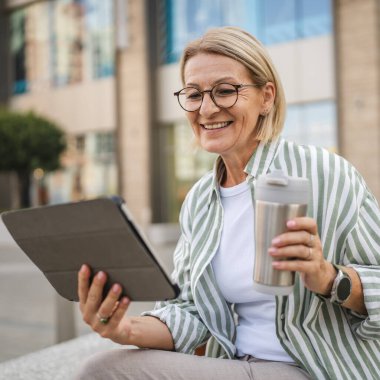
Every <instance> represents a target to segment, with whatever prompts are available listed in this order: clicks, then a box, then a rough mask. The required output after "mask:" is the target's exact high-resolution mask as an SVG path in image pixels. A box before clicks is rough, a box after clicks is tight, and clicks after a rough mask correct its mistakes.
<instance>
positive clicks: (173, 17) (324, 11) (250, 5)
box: [166, 0, 332, 63]
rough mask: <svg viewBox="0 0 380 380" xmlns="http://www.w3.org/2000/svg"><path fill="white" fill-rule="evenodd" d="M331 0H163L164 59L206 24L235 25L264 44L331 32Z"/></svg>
mask: <svg viewBox="0 0 380 380" xmlns="http://www.w3.org/2000/svg"><path fill="white" fill-rule="evenodd" d="M331 12H332V11H331V0H265V1H264V0H235V1H231V0H166V20H167V25H166V31H167V34H166V63H172V62H177V61H178V60H179V57H180V55H181V52H182V50H183V48H184V46H185V45H186V44H187V43H188V42H189V41H191V40H193V39H195V38H197V37H199V36H200V35H202V34H203V33H204V32H205V31H206V30H207V29H208V28H212V27H217V26H223V25H235V26H239V27H241V28H243V29H245V30H247V31H249V32H250V33H252V34H253V35H255V36H257V37H258V38H259V40H261V41H262V42H263V43H265V44H267V45H271V44H278V43H283V42H286V41H292V40H295V39H299V38H305V37H312V36H316V35H322V34H329V33H332V14H331Z"/></svg>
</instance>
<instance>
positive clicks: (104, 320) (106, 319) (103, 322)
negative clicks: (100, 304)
mask: <svg viewBox="0 0 380 380" xmlns="http://www.w3.org/2000/svg"><path fill="white" fill-rule="evenodd" d="M96 316H97V317H98V318H99V322H100V323H101V324H103V325H106V324H107V323H108V321H109V320H110V317H102V316H101V315H100V314H99V313H96Z"/></svg>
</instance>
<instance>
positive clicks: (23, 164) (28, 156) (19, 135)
mask: <svg viewBox="0 0 380 380" xmlns="http://www.w3.org/2000/svg"><path fill="white" fill-rule="evenodd" d="M65 148H66V143H65V139H64V133H63V132H62V131H61V130H60V129H59V128H58V127H57V126H56V125H55V124H54V123H53V122H51V121H50V120H47V119H45V118H43V117H40V116H38V115H36V114H34V113H32V112H29V113H18V112H12V111H7V110H0V171H16V172H19V173H20V172H23V173H25V172H29V173H30V172H32V171H33V170H34V169H37V168H41V169H43V170H45V171H52V170H56V169H58V168H59V167H60V163H59V157H60V154H61V153H62V152H63V151H64V150H65Z"/></svg>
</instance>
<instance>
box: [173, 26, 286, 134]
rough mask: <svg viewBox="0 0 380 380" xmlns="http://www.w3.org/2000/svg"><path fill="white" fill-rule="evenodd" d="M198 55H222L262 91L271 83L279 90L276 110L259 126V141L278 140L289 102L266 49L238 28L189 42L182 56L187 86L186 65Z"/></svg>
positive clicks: (212, 32)
mask: <svg viewBox="0 0 380 380" xmlns="http://www.w3.org/2000/svg"><path fill="white" fill-rule="evenodd" d="M199 53H208V54H220V55H224V56H226V57H230V58H232V59H235V60H236V61H238V62H240V63H242V64H243V65H244V66H245V67H246V68H247V69H248V71H249V73H250V74H251V76H252V80H253V83H254V84H257V85H258V86H259V87H262V86H265V84H266V83H267V82H272V83H273V84H274V86H275V89H276V96H275V99H274V103H273V107H272V108H271V110H270V112H269V113H268V114H267V115H265V116H260V117H259V120H258V123H257V125H256V138H257V139H258V140H262V141H269V140H271V139H273V138H275V137H277V136H278V135H279V134H280V133H281V131H282V129H283V125H284V121H285V113H286V101H285V94H284V90H283V87H282V84H281V81H280V78H279V75H278V74H277V71H276V69H275V67H274V65H273V62H272V60H271V58H270V57H269V54H268V52H267V50H266V49H265V48H264V46H263V45H262V44H261V43H260V42H259V41H258V40H257V39H256V38H255V37H253V36H252V35H251V34H249V33H248V32H246V31H244V30H242V29H240V28H237V27H231V26H226V27H221V28H214V29H210V30H208V31H207V32H206V33H205V34H204V35H203V36H202V37H201V38H199V39H197V40H194V41H192V42H190V43H189V44H188V45H187V46H186V47H185V49H184V51H183V53H182V58H181V62H180V70H181V79H182V83H185V78H184V71H185V66H186V63H187V61H188V60H189V59H190V58H192V57H194V56H195V55H197V54H199Z"/></svg>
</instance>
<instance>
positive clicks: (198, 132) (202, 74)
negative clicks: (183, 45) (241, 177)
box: [184, 53, 274, 162]
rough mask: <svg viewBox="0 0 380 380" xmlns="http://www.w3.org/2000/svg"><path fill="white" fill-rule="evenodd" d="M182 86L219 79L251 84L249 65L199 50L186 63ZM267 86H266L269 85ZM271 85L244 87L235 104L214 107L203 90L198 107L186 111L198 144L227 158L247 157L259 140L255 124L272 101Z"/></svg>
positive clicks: (208, 85) (202, 86)
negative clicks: (191, 110)
mask: <svg viewBox="0 0 380 380" xmlns="http://www.w3.org/2000/svg"><path fill="white" fill-rule="evenodd" d="M184 79H185V86H186V87H188V86H191V87H196V88H197V89H199V90H201V91H204V90H209V89H211V88H212V87H213V86H215V85H216V84H218V83H231V84H253V82H252V79H251V77H250V75H249V71H248V69H247V68H246V67H245V66H244V65H243V64H241V63H240V62H238V61H235V60H234V59H232V58H229V57H226V56H223V55H219V54H206V53H199V54H197V55H195V56H194V57H191V58H190V59H189V60H188V61H187V62H186V65H185V70H184ZM268 86H269V87H268ZM273 93H274V90H273V85H272V84H271V83H267V85H265V86H264V88H261V89H258V88H255V87H243V88H240V89H239V97H238V100H237V102H236V103H235V105H234V106H232V107H231V108H227V109H222V108H219V107H217V106H216V105H215V104H214V102H213V101H212V100H211V98H210V95H209V93H205V94H204V97H203V103H202V106H201V108H200V109H199V110H198V111H195V112H186V116H187V118H188V120H189V122H190V124H191V127H192V129H193V131H194V134H195V136H196V138H197V140H198V142H199V144H200V146H201V147H202V148H203V149H205V150H206V151H208V152H212V153H217V154H220V155H221V156H222V158H223V159H224V160H225V161H226V160H231V159H232V160H234V159H238V160H239V161H241V160H243V161H245V162H246V161H247V160H248V158H249V157H250V156H251V154H252V152H253V150H254V149H255V147H256V146H257V144H258V141H257V140H256V137H255V128H256V125H257V121H258V118H259V116H260V113H262V112H264V111H265V110H267V109H268V107H269V106H271V104H272V102H273Z"/></svg>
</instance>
